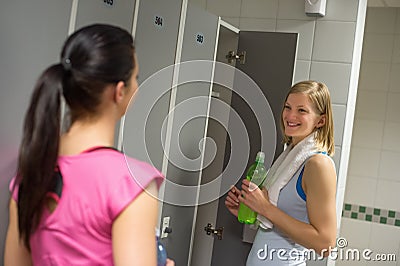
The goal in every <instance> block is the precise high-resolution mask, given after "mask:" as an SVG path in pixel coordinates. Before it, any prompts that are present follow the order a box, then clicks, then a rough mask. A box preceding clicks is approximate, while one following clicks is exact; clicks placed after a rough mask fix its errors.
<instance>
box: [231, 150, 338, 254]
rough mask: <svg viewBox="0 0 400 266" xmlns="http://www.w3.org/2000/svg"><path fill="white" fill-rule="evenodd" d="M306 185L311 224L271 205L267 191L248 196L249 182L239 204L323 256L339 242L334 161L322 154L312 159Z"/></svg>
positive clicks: (304, 177)
mask: <svg viewBox="0 0 400 266" xmlns="http://www.w3.org/2000/svg"><path fill="white" fill-rule="evenodd" d="M303 185H304V186H303V188H304V191H305V193H306V196H307V203H306V204H307V213H308V219H309V222H310V223H309V224H308V223H304V222H301V221H299V220H297V219H295V218H293V217H291V216H289V215H287V214H286V213H284V212H283V211H281V210H280V209H279V208H277V207H276V206H274V205H272V204H271V203H270V202H269V198H268V192H267V191H266V190H265V189H263V190H260V189H258V188H256V189H255V190H254V191H252V192H249V183H248V181H243V187H242V188H243V190H244V194H245V198H243V197H242V196H240V197H239V200H240V201H242V202H244V203H245V204H246V205H248V206H249V207H250V208H252V209H253V210H255V211H257V212H258V213H260V214H261V215H263V216H265V217H266V218H268V219H269V220H270V221H271V222H272V223H273V224H274V226H276V227H277V228H279V229H280V230H281V231H282V232H284V233H285V234H286V235H287V236H288V237H289V238H291V239H292V240H293V241H294V242H296V243H298V244H300V245H302V246H305V247H306V248H310V249H314V250H315V251H316V252H317V253H318V254H321V252H322V251H323V250H324V249H327V250H328V249H329V247H331V248H334V247H335V239H336V225H337V223H336V200H335V195H336V172H335V169H334V167H333V165H332V162H331V160H330V159H329V158H328V157H326V156H325V155H320V154H317V155H314V156H313V157H312V158H310V159H309V160H308V161H307V163H306V166H305V169H304V173H303ZM250 187H252V186H251V185H250ZM253 189H254V188H253ZM322 255H325V256H327V255H329V254H328V252H324V254H322Z"/></svg>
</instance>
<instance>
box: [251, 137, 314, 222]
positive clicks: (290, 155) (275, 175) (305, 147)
mask: <svg viewBox="0 0 400 266" xmlns="http://www.w3.org/2000/svg"><path fill="white" fill-rule="evenodd" d="M316 151H317V147H316V144H315V136H314V134H311V135H309V136H308V137H306V138H304V139H303V140H302V141H300V142H299V143H297V145H295V146H294V147H293V145H289V146H288V147H287V148H286V149H285V150H284V151H283V152H282V153H281V155H279V157H278V158H277V159H276V161H275V162H274V163H273V164H272V166H271V168H270V169H269V171H268V173H267V177H266V179H265V182H264V184H263V186H264V187H265V188H266V189H267V190H268V196H269V200H270V202H271V203H272V204H273V205H275V206H276V205H277V204H278V197H279V192H280V191H281V189H282V188H283V187H284V186H285V185H286V184H287V183H288V182H289V181H290V179H291V178H292V177H293V175H294V174H295V173H296V172H297V170H298V169H299V167H300V166H301V165H302V164H303V163H304V162H305V161H306V160H307V159H308V158H309V157H310V156H311V155H312V154H313V153H315V152H316ZM257 220H258V221H259V222H260V226H261V227H262V228H264V229H268V228H272V227H273V225H272V223H271V222H270V221H269V220H268V219H267V218H265V217H264V216H262V215H258V216H257Z"/></svg>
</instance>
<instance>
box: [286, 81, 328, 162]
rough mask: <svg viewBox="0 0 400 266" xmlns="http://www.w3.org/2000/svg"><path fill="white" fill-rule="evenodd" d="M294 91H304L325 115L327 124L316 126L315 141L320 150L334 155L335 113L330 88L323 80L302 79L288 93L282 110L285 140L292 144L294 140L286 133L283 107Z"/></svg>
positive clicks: (318, 110)
mask: <svg viewBox="0 0 400 266" xmlns="http://www.w3.org/2000/svg"><path fill="white" fill-rule="evenodd" d="M293 93H304V94H306V95H307V96H308V98H309V99H310V100H311V102H312V103H313V105H314V108H315V111H316V112H317V113H319V114H321V115H322V114H324V115H325V124H324V125H323V126H322V127H320V128H316V129H315V132H316V135H315V141H316V143H317V147H318V149H319V150H320V151H325V152H327V153H328V154H329V155H330V156H333V154H334V153H335V141H334V136H333V115H332V104H331V96H330V93H329V90H328V87H327V86H326V85H325V84H324V83H322V82H316V81H313V80H308V81H301V82H298V83H296V84H294V85H293V86H292V87H291V88H290V90H289V93H288V94H287V95H286V99H285V101H284V104H283V107H282V112H281V130H282V132H283V135H284V137H283V142H284V143H286V144H290V143H291V142H292V138H291V137H289V136H287V135H285V127H284V122H283V117H282V113H283V109H284V106H285V103H286V101H287V98H288V97H289V95H290V94H293Z"/></svg>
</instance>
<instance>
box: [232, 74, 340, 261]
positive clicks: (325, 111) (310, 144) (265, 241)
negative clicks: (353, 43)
mask: <svg viewBox="0 0 400 266" xmlns="http://www.w3.org/2000/svg"><path fill="white" fill-rule="evenodd" d="M281 127H282V131H283V134H284V142H285V144H286V145H287V148H286V149H285V151H284V152H282V154H281V155H280V156H279V157H278V158H277V159H276V161H275V162H274V163H273V165H272V166H271V168H270V170H269V173H268V175H267V178H266V181H265V182H264V187H263V188H262V189H259V188H258V187H256V186H254V185H253V184H252V183H250V182H249V181H247V180H244V181H243V183H242V187H241V188H242V189H241V190H239V189H238V188H236V187H233V188H232V189H231V191H230V192H229V193H228V196H227V198H226V201H225V205H226V207H227V208H228V210H229V211H230V212H231V213H232V214H233V215H235V216H237V212H238V208H239V203H240V202H242V203H244V204H245V205H247V206H248V207H250V208H251V209H253V210H254V211H256V212H257V213H258V221H259V224H260V226H259V228H258V231H257V234H256V238H255V240H254V243H253V246H252V249H251V251H250V253H249V255H248V258H247V265H248V266H258V265H306V259H307V256H308V255H307V254H308V253H307V252H308V250H313V251H309V252H315V254H316V255H318V256H327V255H329V252H328V251H329V250H330V249H331V248H334V246H335V239H336V202H335V195H336V171H335V166H334V163H333V160H332V159H331V156H333V154H334V138H333V118H332V107H331V100H330V94H329V91H328V88H327V87H326V85H325V84H323V83H320V82H316V81H303V82H299V83H297V84H295V85H294V86H293V87H292V88H291V89H290V91H289V93H288V95H287V97H286V99H285V101H284V105H283V109H282V115H281Z"/></svg>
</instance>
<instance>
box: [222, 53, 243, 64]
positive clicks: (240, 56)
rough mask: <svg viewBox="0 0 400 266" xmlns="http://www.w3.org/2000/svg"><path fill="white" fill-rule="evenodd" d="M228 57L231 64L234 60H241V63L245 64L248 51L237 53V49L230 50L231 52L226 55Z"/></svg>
mask: <svg viewBox="0 0 400 266" xmlns="http://www.w3.org/2000/svg"><path fill="white" fill-rule="evenodd" d="M226 59H228V63H229V64H230V63H232V62H233V60H235V61H236V60H239V63H240V64H241V65H244V64H245V63H246V51H242V52H239V53H236V52H235V51H229V53H228V54H227V55H226Z"/></svg>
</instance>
